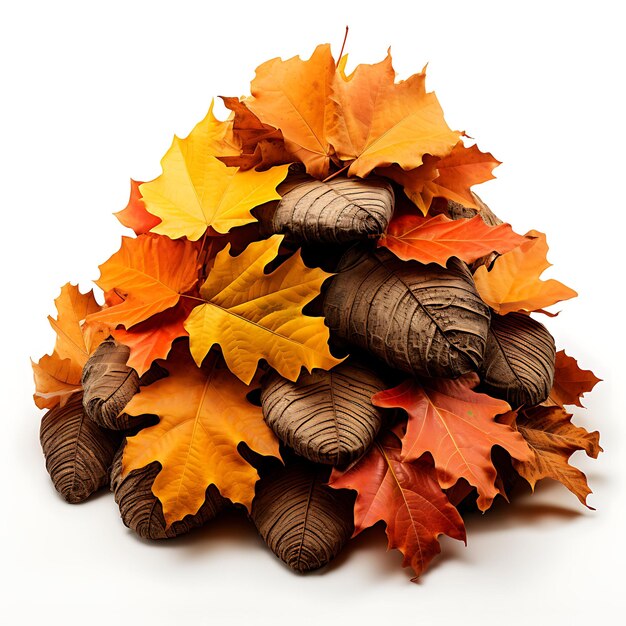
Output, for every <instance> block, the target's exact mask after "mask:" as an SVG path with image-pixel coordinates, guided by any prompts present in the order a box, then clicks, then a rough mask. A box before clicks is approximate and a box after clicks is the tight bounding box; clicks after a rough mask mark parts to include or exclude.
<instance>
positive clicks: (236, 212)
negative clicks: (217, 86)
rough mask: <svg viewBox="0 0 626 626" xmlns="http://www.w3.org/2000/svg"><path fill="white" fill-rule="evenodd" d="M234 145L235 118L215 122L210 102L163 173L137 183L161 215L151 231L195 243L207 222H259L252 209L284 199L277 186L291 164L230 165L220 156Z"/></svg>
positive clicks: (224, 228)
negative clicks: (266, 167)
mask: <svg viewBox="0 0 626 626" xmlns="http://www.w3.org/2000/svg"><path fill="white" fill-rule="evenodd" d="M236 145H237V141H236V139H235V138H234V137H233V136H232V120H227V121H225V122H221V121H219V120H217V119H216V118H215V116H214V115H213V105H212V104H211V108H210V109H209V112H208V113H207V115H206V117H205V118H204V119H203V120H202V121H201V122H200V123H199V124H197V125H196V126H195V128H194V129H193V130H192V131H191V133H189V135H188V136H187V137H186V138H185V139H180V138H179V137H174V141H173V142H172V145H171V147H170V149H169V150H168V151H167V153H166V154H165V156H164V157H163V159H162V160H161V166H162V168H163V173H162V174H161V175H160V176H159V177H158V178H155V179H154V180H153V181H150V182H148V183H143V184H142V185H140V187H139V190H140V192H141V194H142V197H143V201H144V203H145V206H146V209H147V210H148V212H149V213H152V215H156V216H157V217H159V218H160V219H161V222H160V223H159V224H157V225H156V226H154V227H153V228H152V230H151V232H154V233H158V234H161V235H167V236H168V237H170V239H178V238H179V237H187V238H188V239H190V240H192V241H197V240H198V239H200V237H202V235H204V233H205V232H206V230H207V228H208V227H209V226H210V227H212V228H213V229H214V230H215V231H217V232H218V233H221V234H224V233H227V232H228V231H229V230H230V229H231V228H234V227H235V226H243V225H244V224H249V223H250V222H254V221H256V219H255V218H254V217H253V216H252V214H251V213H250V210H251V209H253V208H254V207H255V206H258V205H260V204H263V203H264V202H269V201H270V200H278V199H280V196H279V194H278V193H277V192H276V187H277V186H278V184H279V183H281V182H282V181H283V180H284V179H285V177H286V176H287V170H288V168H289V166H288V165H282V166H279V167H274V168H271V169H269V170H267V171H265V172H256V171H254V170H250V171H245V172H244V171H241V170H239V168H237V167H227V166H226V165H224V163H222V162H221V161H220V160H219V159H218V158H217V157H218V156H239V154H240V150H239V148H237V147H236Z"/></svg>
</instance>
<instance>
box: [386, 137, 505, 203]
mask: <svg viewBox="0 0 626 626" xmlns="http://www.w3.org/2000/svg"><path fill="white" fill-rule="evenodd" d="M498 165H500V161H498V160H497V159H495V158H494V157H493V155H492V154H491V153H489V152H481V151H480V150H479V149H478V146H476V145H473V146H470V147H469V148H467V147H465V145H464V144H463V142H462V141H459V142H458V143H457V144H456V146H454V148H453V149H452V152H451V153H450V154H449V155H447V156H445V157H443V158H441V159H437V158H435V157H432V156H429V155H425V157H424V163H423V165H421V166H420V167H418V168H416V169H413V170H409V171H405V170H403V169H402V168H400V167H398V166H395V165H394V166H391V167H386V168H379V169H377V170H376V172H377V173H378V174H381V175H382V176H387V177H388V178H391V179H392V180H394V181H396V182H397V183H399V184H400V185H402V186H403V187H404V193H406V195H407V196H408V197H409V198H410V199H411V200H412V201H413V203H414V204H415V205H416V206H417V207H418V208H419V209H420V211H421V212H422V213H423V214H424V215H426V213H428V210H429V209H430V206H431V204H432V201H433V198H446V199H448V200H453V201H454V202H459V203H461V204H462V205H463V206H466V207H469V208H473V209H478V210H480V207H479V206H478V204H477V203H476V200H475V198H474V196H473V194H472V192H471V187H473V186H474V185H479V184H480V183H484V182H486V181H488V180H491V179H492V178H495V177H494V175H493V173H492V172H493V170H494V169H495V168H496V167H497V166H498Z"/></svg>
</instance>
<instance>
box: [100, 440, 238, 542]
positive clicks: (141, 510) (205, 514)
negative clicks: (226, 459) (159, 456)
mask: <svg viewBox="0 0 626 626" xmlns="http://www.w3.org/2000/svg"><path fill="white" fill-rule="evenodd" d="M123 452H124V446H123V445H122V446H121V447H120V449H119V450H118V452H117V454H116V455H115V459H114V460H113V467H112V469H111V491H112V492H113V493H114V495H115V502H116V503H117V505H118V506H119V508H120V515H121V517H122V521H123V522H124V525H125V526H127V527H128V528H130V529H132V530H134V531H135V532H136V533H137V534H138V535H139V536H140V537H143V538H144V539H169V538H172V537H177V536H178V535H184V534H185V533H188V532H189V531H191V530H193V529H194V528H198V527H200V526H203V525H204V524H206V523H207V522H208V521H210V520H212V519H213V518H214V517H215V516H216V515H217V514H218V513H219V512H220V511H221V510H222V509H223V508H224V507H225V506H226V505H227V502H228V501H227V500H225V499H224V498H222V496H220V494H219V491H218V490H217V489H216V488H215V486H214V485H210V486H209V487H208V488H207V490H206V498H205V501H204V504H203V505H202V506H201V507H200V509H199V510H198V512H197V513H196V514H195V515H186V516H185V517H184V518H183V519H182V520H180V521H178V522H174V523H173V524H172V525H171V526H170V527H169V528H166V523H165V517H164V516H163V506H162V505H161V503H160V502H159V499H158V498H157V497H156V496H155V495H154V494H153V493H152V485H153V484H154V481H155V479H156V477H157V474H158V473H159V471H160V469H161V466H160V464H159V463H158V462H154V463H150V464H149V465H147V466H146V467H142V468H140V469H137V470H133V471H132V472H130V474H128V476H126V478H122V455H123Z"/></svg>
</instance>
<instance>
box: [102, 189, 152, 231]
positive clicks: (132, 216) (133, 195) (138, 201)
mask: <svg viewBox="0 0 626 626" xmlns="http://www.w3.org/2000/svg"><path fill="white" fill-rule="evenodd" d="M140 185H143V182H141V181H138V180H133V179H132V178H131V179H130V198H129V199H128V204H127V205H126V208H125V209H122V210H121V211H118V212H117V213H114V214H113V215H115V217H117V219H118V220H119V221H120V223H121V224H122V225H123V226H126V228H130V229H131V230H134V231H135V235H143V234H145V233H147V232H149V231H150V229H151V228H154V227H155V226H156V225H157V224H159V223H160V222H161V219H160V218H158V217H157V216H156V215H152V213H148V211H147V210H146V205H145V204H144V201H143V196H142V195H141V191H140V190H139V186H140Z"/></svg>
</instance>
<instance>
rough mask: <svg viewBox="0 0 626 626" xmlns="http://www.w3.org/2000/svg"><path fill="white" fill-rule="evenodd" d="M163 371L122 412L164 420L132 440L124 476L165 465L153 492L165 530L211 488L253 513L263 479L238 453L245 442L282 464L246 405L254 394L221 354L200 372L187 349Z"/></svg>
mask: <svg viewBox="0 0 626 626" xmlns="http://www.w3.org/2000/svg"><path fill="white" fill-rule="evenodd" d="M182 348H184V349H182ZM163 365H164V367H165V369H167V371H168V372H169V376H168V377H167V378H164V379H162V380H159V381H157V382H156V383H153V384H152V385H149V386H147V387H144V388H142V389H141V391H140V393H138V394H137V395H135V396H134V397H133V398H132V400H131V401H130V403H129V404H128V405H127V406H126V408H125V409H124V410H125V411H126V413H128V414H129V415H143V414H146V413H151V414H154V415H158V416H159V418H160V420H159V423H158V424H156V425H154V426H151V427H149V428H144V429H143V430H141V431H140V432H139V433H138V434H137V435H135V436H134V437H129V438H128V440H127V444H126V447H125V449H124V457H123V461H122V463H123V465H122V474H123V476H126V475H128V473H129V472H131V471H132V470H134V469H138V468H141V467H145V466H146V465H148V464H150V463H152V462H153V461H158V462H159V463H160V464H161V466H162V469H161V471H160V472H159V474H158V475H157V477H156V479H155V481H154V484H153V486H152V492H153V493H154V495H155V496H156V497H157V498H159V500H160V501H161V504H162V505H163V515H164V517H165V521H166V523H167V527H169V526H171V525H172V524H173V523H174V522H176V521H178V520H181V519H183V518H184V517H185V515H194V514H195V513H197V511H198V509H199V508H200V507H201V506H202V503H203V502H204V497H205V492H206V489H207V487H208V486H209V485H211V484H213V485H215V486H216V487H217V488H218V490H219V491H220V493H221V495H222V496H224V497H225V498H229V499H230V500H232V501H233V502H239V503H241V504H243V505H245V506H246V507H247V508H248V509H249V508H250V504H251V503H252V498H253V497H254V485H255V483H256V481H257V480H258V474H257V471H256V469H255V468H254V467H252V466H251V465H249V464H248V463H247V462H246V461H245V460H244V459H243V457H242V456H241V455H240V454H239V452H238V451H237V447H238V446H239V444H240V443H241V442H245V443H246V444H247V445H248V447H249V448H250V449H251V450H254V451H255V452H257V453H258V454H261V455H264V456H275V457H277V458H280V455H279V451H278V440H277V439H276V436H275V435H274V433H273V432H272V431H271V430H270V428H269V427H268V426H267V425H266V424H265V422H264V421H263V412H262V410H261V408H260V407H257V406H255V405H253V404H251V403H250V402H248V400H247V399H246V395H247V394H248V393H249V392H250V391H251V388H250V387H248V386H247V385H244V384H243V383H242V382H241V381H239V380H238V379H237V378H236V377H235V376H233V375H232V374H231V373H230V371H229V370H228V369H227V368H226V367H225V365H224V364H223V361H222V359H221V357H220V356H219V354H217V353H213V354H212V355H211V356H210V357H209V358H208V359H207V360H206V362H205V366H204V367H203V368H198V367H196V365H195V364H194V363H193V361H192V360H191V357H190V356H189V351H188V348H187V346H186V345H183V346H181V349H180V350H173V351H172V352H171V353H170V356H169V358H168V360H167V361H166V362H164V363H163Z"/></svg>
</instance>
